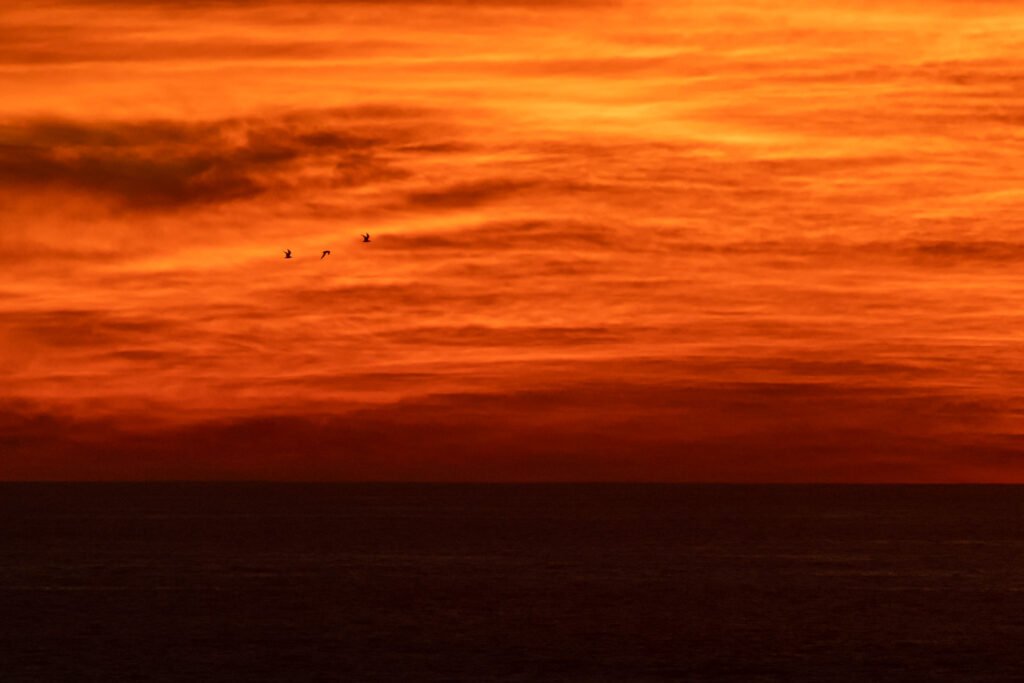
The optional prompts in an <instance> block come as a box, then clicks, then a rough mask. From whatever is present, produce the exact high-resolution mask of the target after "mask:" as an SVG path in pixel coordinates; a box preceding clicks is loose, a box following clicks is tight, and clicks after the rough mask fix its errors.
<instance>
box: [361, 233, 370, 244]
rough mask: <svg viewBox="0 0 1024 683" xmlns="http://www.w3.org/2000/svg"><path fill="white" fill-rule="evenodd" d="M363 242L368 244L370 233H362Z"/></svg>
mask: <svg viewBox="0 0 1024 683" xmlns="http://www.w3.org/2000/svg"><path fill="white" fill-rule="evenodd" d="M363 241H364V242H369V241H370V233H368V232H364V233H363Z"/></svg>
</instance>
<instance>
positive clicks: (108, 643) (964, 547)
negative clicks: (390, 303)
mask: <svg viewBox="0 0 1024 683" xmlns="http://www.w3.org/2000/svg"><path fill="white" fill-rule="evenodd" d="M61 680H67V681H112V680H137V681H147V680H182V681H185V680H187V681H228V680H230V681H406V680H409V681H481V682H487V681H538V680H539V681H658V680H675V681H905V680H906V681H910V680H914V681H918V680H922V681H1024V488H1016V487H974V486H963V487H931V486H924V487H904V486H891V487H877V486H862V487H858V486H851V487H841V486H840V487H830V486H802V487H801V486H762V487H757V486H750V487H748V486H645V485H539V486H518V485H517V486H501V485H496V486H489V485H451V486H448V485H437V486H431V485H422V486H421V485H334V484H326V485H316V484H314V485H290V484H279V485H264V484H58V485H44V484H6V485H0V681H4V682H7V681H61Z"/></svg>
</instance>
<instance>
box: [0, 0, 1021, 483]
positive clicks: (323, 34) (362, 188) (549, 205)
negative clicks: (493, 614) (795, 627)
mask: <svg viewBox="0 0 1024 683" xmlns="http://www.w3.org/2000/svg"><path fill="white" fill-rule="evenodd" d="M1022 49H1024V7H1021V6H1020V3H1019V2H1015V1H1010V0H1005V1H1004V0H987V1H985V2H974V1H972V2H967V1H964V0H927V1H926V0H889V1H887V2H874V1H870V0H862V1H858V2H854V1H852V0H835V1H833V2H830V3H821V2H817V1H816V0H791V1H788V2H782V1H781V0H776V1H769V0H723V1H722V2H713V3H709V2H695V1H694V2H688V1H686V0H679V1H671V2H669V1H665V2H647V1H643V0H640V1H637V2H633V1H631V0H624V1H623V2H606V1H603V0H592V1H591V0H550V1H548V0H545V1H540V0H492V1H490V2H468V1H459V0H436V1H426V0H424V1H420V0H395V1H392V2H369V1H359V0H320V1H316V0H288V1H287V2H284V1H281V0H191V1H188V2H171V1H170V0H131V1H129V0H48V1H42V2H33V3H4V4H2V5H0V93H3V97H2V98H0V480H36V479H40V480H43V479H45V480H60V479H72V480H78V479H84V480H97V479H98V480H103V479H108V480H109V479H114V480H154V479H270V480H315V481H319V480H325V481H326V480H358V481H362V480H414V481H566V480H570V481H729V482H1024V398H1022V397H1021V394H1020V387H1021V386H1024V355H1022V350H1024V347H1022V344H1024V308H1022V306H1021V302H1022V301H1024V270H1022V268H1021V265H1020V264H1021V260H1022V258H1024V237H1022V232H1021V231H1022V228H1024V162H1022V159H1024V70H1022V68H1021V63H1020V54H1021V52H1022ZM362 232H370V233H371V235H372V242H371V243H370V244H363V243H362V242H361V239H360V237H359V235H360V233H362ZM285 249H291V250H292V251H293V253H294V255H295V258H293V259H291V260H285V259H284V258H283V251H284V250H285ZM324 249H330V250H331V252H332V253H331V255H330V256H329V257H327V258H325V259H323V260H321V259H320V253H321V251H322V250H324Z"/></svg>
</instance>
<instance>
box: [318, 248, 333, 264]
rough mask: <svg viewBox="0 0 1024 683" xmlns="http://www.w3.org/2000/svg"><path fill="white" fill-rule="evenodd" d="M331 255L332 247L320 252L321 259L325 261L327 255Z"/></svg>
mask: <svg viewBox="0 0 1024 683" xmlns="http://www.w3.org/2000/svg"><path fill="white" fill-rule="evenodd" d="M330 255H331V250H330V249H324V253H322V254H320V260H321V261H323V260H324V257H325V256H330Z"/></svg>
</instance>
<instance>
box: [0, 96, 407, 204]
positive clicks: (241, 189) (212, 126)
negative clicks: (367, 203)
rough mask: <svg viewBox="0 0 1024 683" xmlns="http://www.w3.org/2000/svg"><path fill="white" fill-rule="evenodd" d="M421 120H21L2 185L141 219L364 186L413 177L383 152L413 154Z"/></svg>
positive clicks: (0, 171) (4, 132)
mask: <svg viewBox="0 0 1024 683" xmlns="http://www.w3.org/2000/svg"><path fill="white" fill-rule="evenodd" d="M411 113H412V110H402V109H394V110H392V109H388V108H385V107H366V108H355V109H353V110H349V111H345V110H332V111H325V112H316V113H306V114H288V115H281V116H276V117H262V118H259V117H251V118H239V119H223V120H219V121H206V122H198V123H188V122H181V121H127V122H85V121H68V120H46V119H43V120H27V121H25V120H22V121H14V122H9V123H7V124H5V125H3V126H0V182H2V183H4V184H5V185H6V186H7V187H8V188H19V189H20V190H21V191H26V190H28V191H32V190H37V191H45V190H47V189H54V188H56V189H63V190H71V191H74V192H79V193H82V194H84V195H87V196H93V197H102V198H106V199H108V200H110V201H113V202H115V203H117V204H119V205H120V206H122V207H126V208H130V209H137V210H159V209H164V210H170V209H180V208H187V207H190V206H196V205H205V204H218V203H225V202H231V201H234V200H240V199H251V198H254V197H257V196H259V195H262V194H264V193H268V192H271V191H275V190H277V191H281V190H284V189H287V188H289V187H291V186H292V185H293V184H294V181H293V180H292V178H293V176H294V175H296V174H298V175H304V176H305V177H306V182H309V183H313V184H316V183H320V184H321V185H324V186H328V187H335V188H344V187H357V186H362V185H367V184H370V183H375V182H385V181H389V180H395V179H401V178H404V177H406V176H407V175H408V171H406V170H404V169H401V168H397V167H395V166H394V164H393V163H392V162H391V161H389V160H387V159H384V158H383V157H382V156H381V153H382V152H384V151H386V150H387V149H388V148H389V147H391V146H401V147H402V148H403V152H404V153H405V154H409V153H411V152H410V149H414V148H410V147H409V145H408V143H409V142H410V140H415V129H416V125H417V124H412V123H411V122H410V121H409V114H411ZM382 115H383V116H385V117H392V118H394V117H396V116H397V117H398V121H391V122H389V121H388V120H387V119H386V118H385V119H384V121H383V122H382V121H381V119H380V117H381V116H382ZM357 129H358V130H357Z"/></svg>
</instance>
